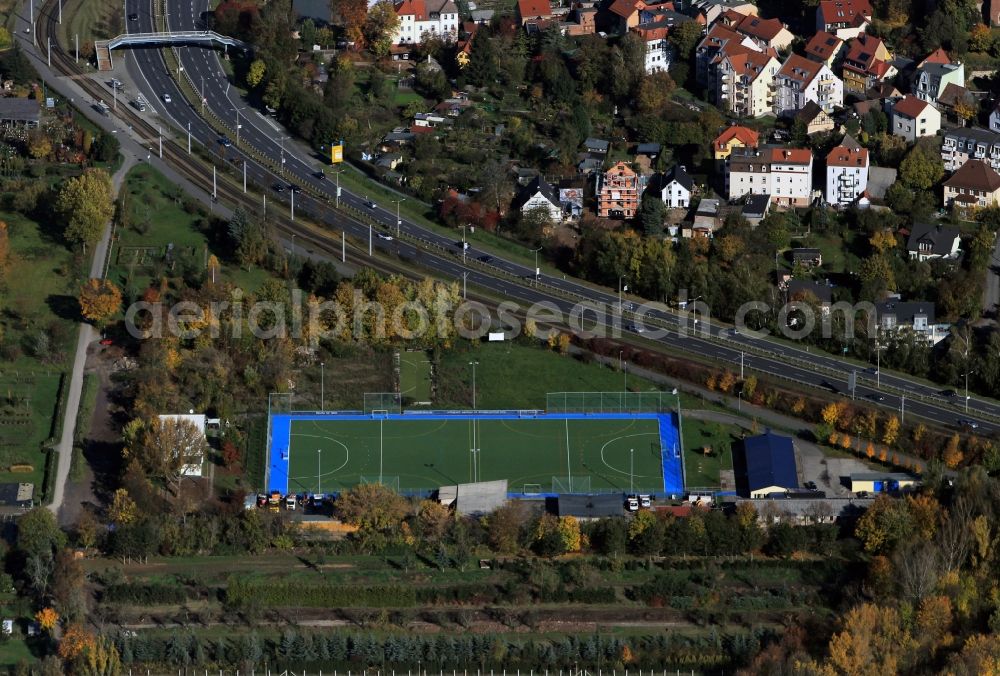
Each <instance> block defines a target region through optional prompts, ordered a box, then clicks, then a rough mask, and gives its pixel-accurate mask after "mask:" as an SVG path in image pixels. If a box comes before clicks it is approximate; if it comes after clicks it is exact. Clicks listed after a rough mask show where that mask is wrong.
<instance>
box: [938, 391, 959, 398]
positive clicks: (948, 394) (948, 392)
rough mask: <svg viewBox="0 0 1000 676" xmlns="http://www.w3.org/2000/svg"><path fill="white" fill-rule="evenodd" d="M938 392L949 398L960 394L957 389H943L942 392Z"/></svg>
mask: <svg viewBox="0 0 1000 676" xmlns="http://www.w3.org/2000/svg"><path fill="white" fill-rule="evenodd" d="M938 394H940V395H941V396H942V397H947V398H948V399H951V398H952V397H956V396H958V392H956V391H955V390H941V391H940V392H938Z"/></svg>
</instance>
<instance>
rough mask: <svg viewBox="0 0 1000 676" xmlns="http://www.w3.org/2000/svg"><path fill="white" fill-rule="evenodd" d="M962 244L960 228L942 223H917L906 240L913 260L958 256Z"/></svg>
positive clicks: (954, 257)
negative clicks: (956, 228)
mask: <svg viewBox="0 0 1000 676" xmlns="http://www.w3.org/2000/svg"><path fill="white" fill-rule="evenodd" d="M961 244H962V240H961V237H959V234H958V230H955V229H954V228H947V227H942V226H941V224H940V223H915V224H914V226H913V229H912V230H910V238H909V239H908V240H907V241H906V250H907V252H908V253H909V254H910V259H911V260H917V261H927V260H931V259H934V258H946V259H952V260H953V259H956V258H958V255H959V253H960V252H961V249H960V248H959V247H960V246H961Z"/></svg>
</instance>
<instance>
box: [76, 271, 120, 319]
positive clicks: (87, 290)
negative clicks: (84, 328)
mask: <svg viewBox="0 0 1000 676" xmlns="http://www.w3.org/2000/svg"><path fill="white" fill-rule="evenodd" d="M79 300H80V314H82V315H83V316H84V318H85V319H88V320H90V321H92V322H94V323H95V324H97V326H98V327H103V326H104V325H105V324H107V322H108V321H109V320H110V319H111V318H112V317H114V316H115V315H116V314H118V311H119V310H121V308H122V292H121V289H119V288H118V285H117V284H115V283H114V282H112V281H110V280H107V279H88V280H87V281H86V282H85V283H84V285H83V288H82V289H81V290H80V298H79Z"/></svg>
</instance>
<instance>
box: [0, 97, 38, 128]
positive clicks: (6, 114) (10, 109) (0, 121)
mask: <svg viewBox="0 0 1000 676" xmlns="http://www.w3.org/2000/svg"><path fill="white" fill-rule="evenodd" d="M41 116H42V109H41V104H39V102H38V99H21V98H15V97H9V98H0V125H3V126H25V127H37V126H38V122H39V120H40V119H41Z"/></svg>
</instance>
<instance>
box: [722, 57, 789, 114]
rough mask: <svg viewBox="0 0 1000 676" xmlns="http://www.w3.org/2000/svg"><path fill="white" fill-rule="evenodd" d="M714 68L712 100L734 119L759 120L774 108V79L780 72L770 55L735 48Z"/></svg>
mask: <svg viewBox="0 0 1000 676" xmlns="http://www.w3.org/2000/svg"><path fill="white" fill-rule="evenodd" d="M729 51H730V52H731V53H724V54H723V55H722V56H721V57H720V59H719V62H718V64H716V65H715V78H714V80H715V100H716V101H717V102H718V103H719V105H720V106H722V107H723V108H725V109H726V110H728V111H729V112H730V113H732V114H733V115H735V116H737V117H760V116H762V115H769V114H771V112H772V110H773V108H774V76H775V74H776V73H777V72H778V69H779V68H781V64H780V63H778V60H777V59H776V58H774V57H773V56H771V55H770V54H764V53H761V52H755V51H753V50H751V49H747V48H746V47H742V46H735V47H734V48H732V50H729Z"/></svg>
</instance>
